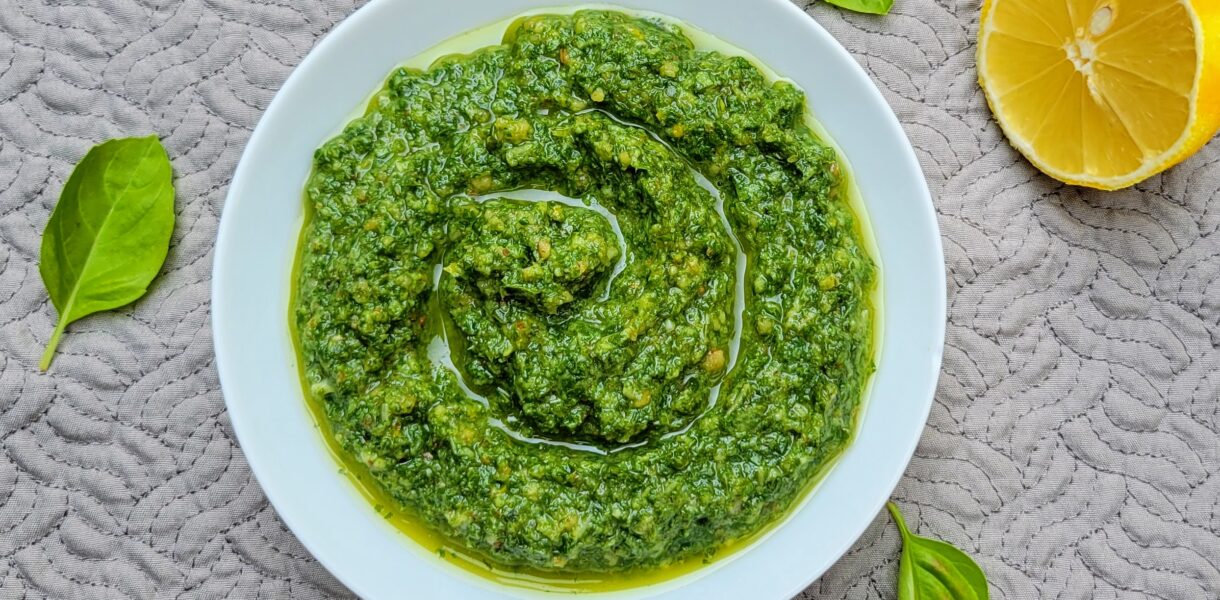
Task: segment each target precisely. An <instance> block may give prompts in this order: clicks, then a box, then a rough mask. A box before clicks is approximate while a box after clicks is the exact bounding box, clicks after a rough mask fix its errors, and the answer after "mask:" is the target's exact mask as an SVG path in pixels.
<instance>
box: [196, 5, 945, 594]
mask: <svg viewBox="0 0 1220 600" xmlns="http://www.w3.org/2000/svg"><path fill="white" fill-rule="evenodd" d="M563 4H564V3H563V2H555V1H553V0H448V1H446V2H436V1H430V0H373V2H370V3H369V4H368V5H367V6H365V7H364V8H362V9H360V10H359V11H357V12H356V13H355V14H353V15H352V16H351V17H350V18H348V19H347V20H346V21H344V22H343V23H342V24H340V25H339V26H338V27H336V28H335V29H334V31H333V32H331V33H330V34H329V35H327V36H326V38H325V39H323V40H322V41H321V42H320V43H319V44H318V45H317V47H316V48H314V50H313V51H312V52H311V53H310V54H309V56H308V57H306V58H305V60H304V61H302V62H301V64H300V66H299V67H297V69H296V70H295V71H294V72H293V73H292V76H291V77H289V78H288V80H287V81H286V82H285V83H284V86H283V88H282V89H281V90H280V92H279V93H278V94H277V95H276V97H275V100H274V101H272V103H271V105H270V106H269V107H268V108H267V111H266V113H265V114H264V115H263V118H262V120H261V121H260V122H259V124H258V127H257V128H256V129H255V131H254V134H253V135H252V136H251V137H250V141H249V143H248V144H247V145H246V150H245V153H244V155H243V156H242V159H241V163H240V164H239V165H238V167H237V172H236V173H235V174H234V176H233V182H232V184H231V185H230V187H229V196H228V199H227V200H226V202H225V207H224V214H223V216H222V218H221V222H220V233H219V236H218V239H217V242H216V257H215V270H214V273H213V280H212V281H213V286H212V327H213V330H214V335H215V347H216V361H217V370H218V371H219V374H220V379H221V384H222V387H223V390H224V395H225V400H226V402H227V404H228V409H229V417H230V419H231V420H232V422H233V428H234V430H235V431H236V432H237V436H238V439H239V441H240V442H241V447H242V451H243V452H244V453H245V455H246V459H247V461H248V462H249V464H250V467H251V469H253V471H254V474H255V475H256V476H257V477H258V481H259V483H260V484H261V485H262V488H263V490H264V491H265V492H266V494H267V497H268V498H269V499H270V500H271V502H272V504H274V505H275V508H276V510H277V511H278V512H279V515H280V517H281V518H282V519H283V520H284V522H285V523H287V524H288V526H289V527H290V528H291V529H292V531H293V532H294V533H295V534H296V535H297V537H298V538H300V540H301V541H302V542H303V543H304V544H305V546H306V547H307V548H309V550H310V551H311V552H313V554H314V556H316V557H317V558H318V560H320V561H321V562H322V564H324V565H325V566H326V567H327V568H329V569H330V570H331V572H333V573H334V574H335V575H336V576H337V577H338V578H339V579H341V580H342V581H343V582H344V583H345V584H347V585H348V586H349V587H350V588H351V589H352V590H353V591H355V592H356V593H358V594H360V595H361V596H363V597H365V598H398V597H403V596H404V595H405V594H409V595H410V596H411V597H414V598H423V597H435V598H457V597H461V598H482V597H498V596H517V597H533V596H548V594H544V593H541V592H533V591H528V590H523V589H520V588H514V587H506V586H501V585H498V584H495V583H493V582H491V581H489V580H485V579H483V578H479V577H476V576H474V575H471V574H468V573H466V572H465V571H462V570H460V569H458V568H457V567H455V566H453V565H451V564H449V563H447V562H446V561H444V560H442V559H440V558H438V557H436V556H434V555H432V554H431V553H429V552H427V551H425V550H424V549H423V548H422V547H421V546H419V545H418V544H416V543H415V542H414V541H412V540H411V539H409V538H407V537H406V536H405V535H403V534H401V533H400V532H399V531H398V530H396V529H394V528H392V527H390V526H389V525H388V524H387V523H386V522H385V520H384V519H383V518H382V517H381V516H379V515H378V514H377V513H376V512H375V511H374V510H373V508H372V507H371V506H370V505H369V503H368V502H367V501H366V500H365V499H364V497H363V496H361V495H360V493H359V492H357V491H356V489H355V488H354V486H353V485H352V483H351V482H350V481H349V480H348V479H347V477H346V476H344V475H342V474H340V473H339V469H338V464H337V463H336V462H335V460H334V458H332V457H331V456H330V455H329V454H328V450H327V447H326V446H325V444H324V442H323V439H322V436H321V435H320V433H319V431H318V429H317V424H316V423H315V422H314V419H313V417H312V416H311V414H310V412H308V410H307V408H306V405H305V402H304V400H303V397H302V391H301V388H300V381H299V379H298V376H297V365H296V357H295V355H294V352H293V347H292V341H291V339H290V337H289V332H288V300H289V286H290V276H291V272H292V266H293V258H294V254H295V251H296V244H297V236H298V234H299V232H300V227H301V223H302V212H303V199H302V188H303V185H304V181H305V178H306V176H307V174H308V172H309V169H310V164H311V158H312V155H313V151H314V149H315V148H317V147H318V146H319V145H320V144H322V142H323V141H325V140H326V139H328V138H329V137H330V136H332V135H334V134H335V133H336V132H337V131H338V130H339V129H340V127H341V126H342V125H343V124H344V123H346V122H347V121H348V120H350V118H351V117H352V116H353V115H354V114H356V111H357V110H359V109H360V108H361V107H362V106H363V104H364V101H365V99H366V98H367V97H368V96H369V94H370V93H371V92H373V91H374V90H375V89H376V88H378V87H379V86H380V85H381V83H382V81H383V79H384V78H385V77H386V75H387V74H388V73H389V72H390V70H391V69H393V68H394V67H395V66H396V65H398V64H401V63H402V62H404V60H406V59H408V58H411V57H414V56H416V55H419V54H421V53H422V52H424V51H425V50H427V49H428V48H430V47H432V46H435V45H436V44H438V43H439V42H441V41H444V40H446V39H447V38H451V37H453V36H455V35H457V34H461V33H463V32H467V31H470V30H472V29H475V28H478V27H480V26H483V25H486V24H488V23H492V22H495V21H499V20H501V19H504V18H507V17H510V16H513V15H516V14H519V13H522V12H524V11H527V10H534V9H539V8H542V7H547V6H562V5H563ZM617 5H618V6H620V7H622V8H627V9H642V10H647V9H649V8H658V7H660V9H661V10H663V11H664V12H665V13H666V14H669V15H672V16H674V17H677V18H678V19H681V20H683V21H685V22H687V23H689V24H691V25H694V26H695V27H698V28H700V29H703V30H704V31H707V32H709V33H711V34H713V35H715V36H717V37H719V38H721V39H723V40H726V41H728V42H729V43H731V44H734V45H736V46H739V47H741V48H744V49H746V50H747V51H749V52H750V53H751V54H753V55H754V56H756V57H757V58H758V59H760V60H761V61H762V62H763V63H765V64H766V65H767V66H769V67H771V68H772V69H774V70H775V71H776V72H778V73H780V74H782V75H784V76H785V77H787V78H789V79H791V80H793V81H795V82H796V83H797V84H798V85H799V86H801V87H802V88H804V89H805V91H806V93H807V94H808V103H809V107H810V109H811V110H812V111H813V113H814V114H815V115H816V116H817V118H818V120H820V121H821V123H822V124H823V125H824V126H825V128H826V129H827V130H828V131H829V134H830V136H831V137H832V138H833V139H834V141H835V142H837V144H838V146H839V147H840V149H841V152H842V153H843V155H845V157H846V159H847V161H848V162H849V163H850V165H851V167H852V170H853V171H854V173H855V176H856V178H857V181H858V185H859V189H860V192H861V194H862V196H863V199H864V204H865V206H866V207H867V211H868V213H869V215H870V218H871V223H872V228H873V232H874V234H875V239H876V242H877V252H878V253H879V258H880V262H881V264H882V267H883V268H882V282H883V287H882V294H883V300H882V306H883V311H882V312H881V323H880V324H879V326H880V327H881V331H882V340H881V353H880V355H879V356H878V365H877V366H878V368H877V372H876V375H875V376H874V380H873V384H872V390H871V396H870V398H869V399H868V401H867V402H866V404H865V406H864V408H863V409H862V412H861V416H860V422H859V431H858V433H857V435H856V438H855V440H854V441H853V442H852V444H851V446H850V447H849V448H848V449H847V450H846V452H845V453H844V454H843V456H842V458H841V459H840V460H839V462H838V463H837V464H836V465H834V467H833V468H832V469H831V470H830V472H829V473H828V474H827V475H826V477H825V478H824V479H823V480H822V482H821V483H820V485H819V486H818V487H817V488H816V489H815V490H814V491H813V493H811V494H810V495H809V497H808V498H807V499H806V501H805V502H804V505H803V506H801V507H800V508H799V509H798V510H796V511H795V512H794V513H793V514H792V515H791V516H790V517H788V519H787V521H786V522H785V523H784V524H782V525H781V526H779V527H777V528H775V529H773V530H772V532H771V533H770V534H769V535H767V536H765V537H764V538H763V539H761V540H759V541H757V542H755V543H754V544H752V545H751V546H749V547H748V548H745V549H743V550H741V551H738V552H736V553H735V554H733V555H731V556H729V557H728V558H725V559H722V560H719V561H716V562H714V563H712V564H711V565H709V566H707V567H704V568H702V569H699V570H697V571H694V572H692V573H689V574H687V575H684V576H682V577H679V578H677V579H671V580H669V581H666V582H663V583H659V584H655V585H652V586H648V587H642V588H634V589H630V590H625V591H620V592H610V593H604V594H594V596H596V597H614V598H641V597H649V596H653V595H657V594H667V595H669V596H672V597H675V598H700V599H702V598H741V597H750V598H788V597H790V596H792V595H794V594H796V593H798V592H800V591H801V590H802V589H803V588H804V587H805V586H807V585H808V584H809V583H810V582H812V581H813V580H814V579H815V578H816V577H818V576H819V575H821V574H822V573H823V572H824V571H825V570H826V569H827V568H829V567H830V566H831V565H832V564H834V562H835V561H836V560H837V559H838V558H839V557H840V556H841V555H842V554H843V553H844V552H845V551H846V550H847V549H848V548H849V547H850V546H851V544H852V543H853V542H854V541H855V540H856V538H857V537H859V535H860V534H861V533H862V532H863V531H864V529H865V527H866V526H867V525H868V524H869V523H870V522H871V521H872V520H873V518H874V517H875V516H876V515H877V513H878V511H880V510H881V508H882V505H883V503H884V502H885V500H886V498H887V497H888V496H889V494H890V492H891V491H892V490H893V488H894V486H895V485H896V484H897V482H898V479H899V477H901V475H902V472H903V470H904V469H905V468H906V465H907V462H908V461H909V460H910V457H911V454H912V452H913V451H914V449H915V445H916V443H917V442H918V440H919V436H920V433H921V432H922V431H923V426H924V422H925V421H926V420H927V415H928V409H929V407H930V406H931V403H932V394H933V390H934V388H935V385H936V380H937V376H938V373H939V368H940V361H941V350H942V349H941V346H942V342H943V338H944V323H945V299H944V293H945V277H944V266H943V265H944V259H943V255H942V252H941V245H940V235H939V232H938V230H937V225H936V218H935V213H934V211H933V207H932V201H931V198H930V197H929V195H928V189H927V185H926V183H925V182H924V179H923V175H922V173H921V171H920V168H919V163H918V162H917V161H916V159H915V154H914V152H913V150H912V149H911V146H910V144H909V142H908V141H907V139H906V137H905V135H904V134H903V132H902V129H901V128H900V127H899V125H898V120H897V119H896V118H895V117H894V114H893V113H892V112H891V111H890V109H889V107H888V106H886V103H885V101H884V100H883V99H882V97H881V94H880V93H879V92H878V91H877V89H876V88H875V87H874V86H873V84H872V82H871V81H869V78H868V76H867V75H866V74H865V72H864V71H863V70H862V69H861V68H860V67H859V66H858V65H857V64H856V63H855V61H854V60H852V58H851V56H849V55H848V53H847V52H846V51H845V50H844V49H843V47H842V46H840V45H839V44H838V43H837V42H835V40H834V39H833V38H832V37H831V36H830V35H829V34H828V33H826V31H825V30H823V29H822V28H821V27H819V26H818V25H817V24H816V23H815V22H814V21H813V20H812V19H810V18H809V17H808V16H806V15H805V14H803V13H802V12H801V11H800V10H799V9H797V8H796V7H794V6H793V5H792V4H791V3H790V2H789V1H788V0H750V1H749V2H743V1H741V0H666V1H665V2H654V3H649V2H647V0H620V1H619V2H618V3H617Z"/></svg>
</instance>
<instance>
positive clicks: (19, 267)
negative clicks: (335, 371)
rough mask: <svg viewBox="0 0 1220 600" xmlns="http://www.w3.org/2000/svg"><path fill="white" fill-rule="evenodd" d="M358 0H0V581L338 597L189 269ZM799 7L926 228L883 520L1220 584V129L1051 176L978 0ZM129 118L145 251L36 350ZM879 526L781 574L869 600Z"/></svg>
mask: <svg viewBox="0 0 1220 600" xmlns="http://www.w3.org/2000/svg"><path fill="white" fill-rule="evenodd" d="M798 3H799V4H801V5H802V6H804V5H805V4H806V0H801V1H800V2H798ZM359 4H360V3H359V2H352V1H349V0H325V1H321V0H311V1H309V2H291V1H288V0H183V1H169V0H90V1H85V2H75V1H73V2H65V1H57V0H43V1H37V0H0V449H2V451H3V453H2V455H0V598H42V597H47V598H90V599H91V598H220V597H232V598H260V597H261V598H287V597H292V598H342V597H348V596H350V593H349V592H348V591H347V590H345V589H344V587H343V586H342V585H341V584H340V583H338V581H336V580H335V578H334V577H332V576H331V575H330V574H329V573H327V572H326V570H325V569H324V568H322V567H321V566H320V565H319V564H318V563H317V562H316V561H314V560H313V559H312V558H311V557H310V556H309V553H308V552H307V551H306V550H305V549H304V548H302V547H301V545H300V544H299V542H297V541H296V539H295V538H294V537H293V536H292V534H291V533H290V532H288V531H287V530H286V529H285V528H284V526H283V525H282V524H281V523H280V521H279V520H278V519H277V518H276V515H275V512H274V510H273V509H272V508H271V507H270V506H269V505H268V504H267V501H266V499H265V498H264V496H263V494H262V492H261V491H260V490H259V487H258V484H257V482H255V481H254V479H253V478H252V477H251V475H250V470H249V468H248V467H247V465H246V463H245V461H244V459H243V457H242V454H241V450H240V448H238V446H237V444H236V443H235V441H234V438H233V433H232V429H231V427H230V424H229V422H228V420H227V416H226V413H225V408H224V402H223V399H222V396H221V393H220V388H219V385H218V384H217V380H216V372H215V368H214V365H213V355H212V343H211V330H210V323H209V306H208V293H209V271H210V269H211V259H212V244H213V240H214V237H215V233H216V224H217V220H218V216H219V214H220V211H221V209H222V207H223V204H224V196H225V192H226V189H227V184H228V182H229V179H230V177H231V176H232V173H233V169H234V166H235V165H236V163H237V160H238V157H239V156H240V154H241V151H242V148H243V146H244V144H245V142H246V140H247V138H248V137H249V135H250V132H251V130H252V129H253V128H254V125H255V124H256V123H257V121H258V118H259V115H260V113H261V111H262V110H263V108H264V107H266V106H267V104H268V102H270V100H271V97H272V96H273V95H274V94H275V91H276V89H277V88H278V87H279V84H280V83H281V82H282V81H283V79H284V78H285V77H286V76H287V75H288V73H289V72H290V71H291V70H292V68H293V66H294V65H296V64H297V63H298V62H299V61H300V60H301V59H302V57H304V56H305V54H306V53H307V52H308V51H309V50H310V48H312V47H313V45H314V44H315V43H316V42H317V40H318V39H319V37H320V36H322V35H324V34H325V33H326V32H327V31H328V30H329V29H330V28H331V27H333V26H334V24H335V23H337V22H338V21H340V20H342V19H343V18H344V17H345V16H347V15H348V14H350V13H351V12H352V11H353V10H355V9H356V8H357V6H358V5H359ZM658 7H659V9H661V10H663V6H662V5H661V4H660V3H659V4H658ZM804 7H805V9H806V10H807V12H809V13H810V14H811V15H812V16H813V18H815V19H817V20H818V22H820V23H821V24H822V25H823V26H824V27H826V28H827V29H828V30H830V32H831V33H832V34H834V36H835V37H837V38H838V39H839V40H840V41H841V42H842V43H843V44H844V45H845V46H846V47H847V48H848V49H849V50H851V51H852V53H853V54H854V55H855V57H856V58H857V60H858V61H859V62H860V64H861V65H863V66H864V67H865V68H866V69H867V70H868V71H869V73H871V74H872V77H873V79H874V80H875V81H876V82H877V84H878V85H879V86H880V87H881V89H882V91H883V92H884V93H885V96H886V99H887V100H888V101H889V102H890V105H891V106H893V108H894V110H895V112H896V113H897V114H898V116H899V118H900V119H901V121H902V123H903V125H904V127H905V129H906V132H907V134H908V135H909V136H910V138H911V140H912V141H913V142H914V145H915V147H916V150H917V152H918V155H919V159H920V161H921V163H922V165H923V169H924V173H925V174H926V176H927V178H928V182H929V185H930V186H931V189H932V195H933V197H934V198H935V199H936V208H937V212H938V215H939V220H940V226H941V231H942V234H943V236H944V244H945V251H946V258H947V264H946V269H947V272H948V275H949V279H948V290H946V292H947V294H948V298H949V323H948V339H947V347H946V353H945V362H944V369H943V373H942V376H941V380H940V386H939V389H938V391H937V395H936V403H935V405H934V407H933V410H932V415H931V418H930V420H929V422H928V425H927V429H926V431H925V434H924V436H923V440H922V442H921V443H920V446H919V449H918V450H917V452H916V456H915V459H914V460H913V461H912V463H911V466H910V468H909V469H908V470H907V473H906V476H905V478H904V479H903V480H902V483H901V484H900V485H899V486H898V488H897V490H895V492H894V497H895V499H896V500H897V501H898V502H899V504H901V505H902V507H903V508H904V510H905V511H906V513H907V517H908V521H909V522H910V523H911V524H912V526H915V527H917V529H918V531H919V532H920V533H922V534H924V535H931V536H935V537H939V538H942V539H945V540H947V541H949V542H951V543H953V544H955V545H957V546H959V547H961V548H963V549H965V550H967V551H968V552H970V553H971V554H972V555H974V556H975V557H977V559H978V561H979V563H980V564H981V565H982V566H983V568H984V570H985V571H986V572H987V574H988V576H989V578H990V580H991V584H992V588H991V591H992V594H993V596H994V597H997V598H1012V599H1025V598H1063V599H1071V598H1099V599H1108V598H1143V597H1153V598H1169V599H1183V600H1185V599H1197V598H1217V597H1220V514H1218V513H1220V408H1218V406H1220V375H1217V374H1216V373H1217V371H1218V369H1220V349H1218V347H1220V282H1218V278H1220V231H1218V230H1220V142H1213V143H1212V144H1211V145H1210V146H1208V147H1207V148H1206V149H1205V150H1204V151H1203V152H1202V153H1200V154H1198V155H1196V156H1195V157H1193V158H1191V159H1190V160H1188V161H1187V162H1185V163H1184V164H1182V165H1180V166H1178V167H1177V168H1175V169H1173V170H1172V171H1170V172H1168V173H1166V174H1164V175H1161V176H1158V177H1155V178H1153V179H1151V180H1149V181H1147V182H1145V183H1143V184H1140V185H1139V186H1137V187H1136V188H1134V189H1131V190H1127V191H1123V192H1118V193H1111V194H1101V193H1095V192H1089V191H1084V190H1081V189H1077V188H1073V187H1069V186H1064V185H1061V184H1058V183H1056V182H1054V181H1052V180H1049V179H1048V178H1046V177H1044V176H1042V175H1040V174H1039V173H1037V172H1036V171H1034V170H1033V169H1032V168H1031V167H1030V166H1029V165H1028V164H1027V163H1026V162H1025V161H1024V160H1022V159H1021V158H1020V157H1019V156H1018V155H1017V154H1016V153H1015V152H1014V151H1013V150H1012V149H1011V148H1010V147H1009V146H1008V145H1007V144H1006V143H1005V141H1004V139H1003V138H1002V136H1001V134H1000V131H999V129H998V128H997V127H996V125H995V123H994V121H993V120H992V119H991V117H990V113H989V111H988V110H987V106H986V102H985V101H984V99H983V96H982V93H981V92H980V91H979V88H978V86H977V84H976V83H975V76H976V73H975V70H974V39H975V34H976V31H977V26H978V10H979V2H978V1H977V0H962V1H961V2H955V1H953V0H898V1H897V6H896V8H895V11H894V13H893V14H891V15H889V16H887V17H870V16H864V15H857V14H851V13H847V12H844V11H839V10H835V9H833V8H831V7H829V6H827V5H824V4H821V3H813V4H809V5H807V6H804ZM810 60H816V57H810ZM149 132H157V133H159V134H160V135H161V136H162V137H163V139H164V142H165V145H166V147H167V149H168V150H169V153H170V156H171V157H172V159H173V164H174V169H175V172H176V176H177V188H178V196H177V210H178V226H177V230H176V232H175V234H174V238H173V246H172V250H171V252H170V257H169V262H168V264H167V267H166V272H165V273H164V274H163V275H162V276H161V277H159V278H158V280H157V281H156V283H155V284H154V287H153V289H152V290H151V292H150V294H149V295H148V296H147V297H145V298H144V299H143V300H141V301H140V302H138V303H137V304H135V305H134V306H131V307H128V308H126V309H123V310H121V311H118V312H116V313H113V314H104V315H98V316H94V317H90V318H88V319H86V320H84V321H81V322H79V323H78V324H76V325H74V326H73V327H72V330H71V333H70V335H68V336H66V337H65V339H64V342H63V344H62V345H61V346H60V350H61V352H60V355H59V356H58V357H57V358H56V362H55V368H54V369H53V371H52V372H51V373H49V374H43V373H40V372H39V370H38V368H37V362H38V357H39V354H40V353H41V351H42V347H43V345H44V343H45V342H46V341H47V338H48V336H49V335H50V332H51V329H52V327H53V326H54V317H55V314H54V311H53V309H52V307H51V306H50V304H49V303H48V301H47V294H46V290H45V288H44V287H43V285H42V282H41V280H40V279H39V276H38V266H37V257H38V247H39V235H40V233H41V231H42V228H43V226H44V224H45V223H46V219H47V217H48V215H49V212H50V209H51V208H52V207H53V206H54V203H55V201H56V198H57V197H58V193H59V189H60V187H61V186H62V184H63V181H64V179H65V178H66V177H67V175H68V173H69V172H70V171H71V168H72V165H73V164H75V162H76V161H77V160H79V158H80V157H81V156H82V155H83V154H84V152H85V151H86V150H87V149H88V148H89V147H90V146H91V145H93V144H94V143H96V142H98V141H101V140H104V139H107V138H111V137H118V136H125V135H143V134H147V133H149ZM898 541H899V540H898V536H897V532H896V530H895V529H894V528H893V527H892V526H891V525H888V523H887V520H886V518H885V517H884V516H881V515H879V516H878V519H877V520H876V521H875V522H874V523H873V525H872V526H871V527H870V528H869V530H868V531H867V532H866V533H865V534H864V536H863V537H862V538H861V539H860V541H859V542H858V543H857V544H856V546H855V547H854V548H853V549H852V550H851V551H850V552H849V553H848V554H847V555H846V556H845V557H844V558H843V559H842V560H841V561H840V562H839V564H838V565H836V566H835V567H834V568H833V569H832V570H831V571H830V572H828V573H827V574H826V575H825V576H823V577H822V578H821V579H820V580H819V581H817V582H816V583H815V584H814V585H812V586H811V587H810V588H809V589H808V590H806V591H805V592H804V593H803V594H802V597H803V598H894V597H895V595H896V591H895V579H896V577H897V557H898ZM817 543H820V542H819V541H818V540H809V544H811V545H812V544H817Z"/></svg>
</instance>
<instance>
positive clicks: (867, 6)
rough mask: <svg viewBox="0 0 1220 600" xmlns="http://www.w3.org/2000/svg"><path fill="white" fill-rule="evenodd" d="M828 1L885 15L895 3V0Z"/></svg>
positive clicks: (844, 6)
mask: <svg viewBox="0 0 1220 600" xmlns="http://www.w3.org/2000/svg"><path fill="white" fill-rule="evenodd" d="M826 1H827V2H829V3H831V4H833V5H835V6H838V7H840V8H846V9H847V10H854V11H856V12H862V13H869V14H873V15H884V14H886V13H888V12H890V7H892V6H893V5H894V0H826Z"/></svg>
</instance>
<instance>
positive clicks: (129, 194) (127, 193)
mask: <svg viewBox="0 0 1220 600" xmlns="http://www.w3.org/2000/svg"><path fill="white" fill-rule="evenodd" d="M173 231H174V185H173V172H172V171H171V169H170V165H169V156H167V155H166V153H165V148H163V147H162V146H161V142H160V141H159V140H158V139H157V136H155V135H154V136H149V137H144V138H124V139H117V140H110V141H108V142H105V143H103V144H99V145H97V146H94V147H93V148H92V149H90V150H89V152H88V153H87V154H85V157H84V158H82V159H81V161H80V163H78V164H77V165H76V168H75V169H73V170H72V175H71V176H70V177H68V182H67V183H65V184H64V189H63V192H61V193H60V196H59V203H58V204H56V205H55V210H54V211H53V212H52V213H51V219H50V220H49V221H47V228H46V230H45V231H44V232H43V234H42V251H41V258H40V260H39V263H38V272H39V273H41V274H42V281H43V283H44V284H46V286H47V292H49V293H50V295H51V302H52V303H53V304H54V305H55V310H56V311H58V312H59V322H58V323H57V324H56V325H55V332H54V333H52V334H51V340H50V341H49V342H47V349H46V352H44V353H43V355H42V361H41V362H40V363H39V366H40V367H41V368H42V370H44V371H45V370H47V367H49V366H51V359H52V358H53V357H54V356H55V347H56V346H58V345H59V338H60V336H61V335H63V332H64V328H65V327H67V326H68V324H69V323H71V322H73V321H75V320H77V319H80V318H81V317H84V316H87V315H91V314H93V313H95V312H98V311H103V310H110V309H112V308H118V307H120V306H123V305H124V304H128V303H130V302H133V301H135V300H136V299H137V298H139V297H140V296H143V295H144V292H146V291H147V290H148V284H149V283H151V282H152V280H153V277H156V275H157V272H158V271H160V270H161V265H162V264H164V263H165V257H166V255H167V254H168V252H169V238H170V234H172V233H173Z"/></svg>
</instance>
